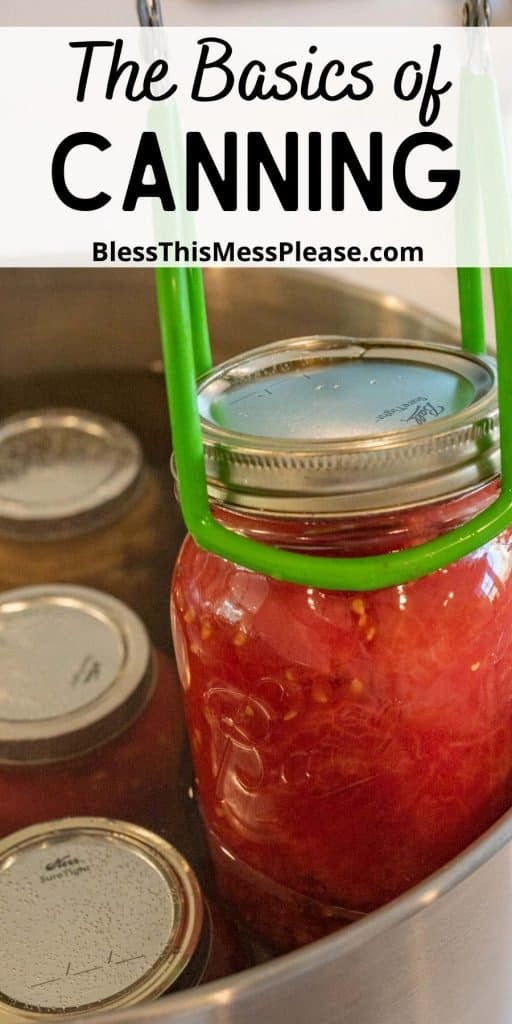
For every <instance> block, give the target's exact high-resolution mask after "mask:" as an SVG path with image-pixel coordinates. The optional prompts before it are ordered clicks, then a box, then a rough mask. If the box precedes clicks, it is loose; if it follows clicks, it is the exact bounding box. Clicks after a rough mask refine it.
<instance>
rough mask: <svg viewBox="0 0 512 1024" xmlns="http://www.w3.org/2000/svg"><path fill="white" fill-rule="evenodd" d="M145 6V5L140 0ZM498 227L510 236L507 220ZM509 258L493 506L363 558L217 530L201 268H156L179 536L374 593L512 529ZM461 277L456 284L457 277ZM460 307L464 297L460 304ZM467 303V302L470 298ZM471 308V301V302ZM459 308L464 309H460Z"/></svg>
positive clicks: (489, 110)
mask: <svg viewBox="0 0 512 1024" xmlns="http://www.w3.org/2000/svg"><path fill="white" fill-rule="evenodd" d="M148 2H149V0H148ZM483 77H485V78H486V82H484V86H485V87H484V88H481V85H482V83H479V89H478V91H479V102H481V103H483V104H484V107H485V116H486V119H487V120H486V125H487V134H488V135H489V139H488V140H487V141H488V144H489V145H490V146H492V151H493V152H494V153H495V154H498V155H499V157H500V164H499V166H500V180H499V188H500V191H502V193H503V194H502V196H501V198H502V199H503V201H504V203H505V206H504V207H503V209H507V208H508V188H507V179H506V171H505V161H504V154H503V147H502V146H501V125H500V121H499V113H498V106H497V103H496V95H495V91H494V83H493V82H492V80H491V79H490V76H483ZM504 220H505V222H504V224H503V226H502V230H503V231H504V232H505V233H506V234H507V237H509V236H510V238H512V232H511V230H510V223H508V222H506V221H507V219H506V218H505V219H504ZM511 267H512V259H511V260H510V262H507V265H506V266H502V267H497V268H493V270H492V272H491V274H492V285H493V296H494V308H495V318H496V335H497V344H498V364H499V370H500V373H499V407H500V419H501V447H502V470H503V472H502V479H503V482H502V490H501V494H500V496H499V497H498V499H497V500H496V501H495V502H494V503H493V504H492V505H491V506H490V507H489V508H488V509H486V510H485V511H484V512H482V513H480V515H478V516H476V517H475V518H474V519H473V520H471V521H470V522H469V523H465V524H464V525H463V526H460V527H457V528H456V529H455V530H452V531H450V532H449V533H447V534H445V535H444V536H442V537H439V538H437V539H436V540H432V541H429V542H427V543H425V544H421V545H419V546H418V547H415V548H411V549H408V550H405V551H396V552H391V553H390V554H386V555H371V556H365V557H361V558H326V557H322V556H314V555H306V554H297V553H295V552H290V551H282V550H280V549H276V548H273V547H269V546H267V545H265V544H261V543H259V542H257V541H255V540H252V539H251V538H248V537H243V536H240V535H239V534H237V533H234V532H233V531H232V530H228V529H227V528H226V527H224V526H222V525H221V524H220V523H218V522H217V521H216V520H215V518H214V516H213V515H212V512H211V510H210V507H209V500H208V492H207V482H206V470H205V462H204V450H203V440H202V433H201V422H200V415H199V409H198V402H197V387H196V377H197V376H198V375H200V374H201V373H202V372H204V371H206V370H207V369H209V368H210V367H211V355H210V352H209V341H208V330H207V318H206V308H205V304H204V293H203V286H202V275H201V271H200V270H199V269H197V268H188V269H185V268H182V267H173V268H170V267H161V268H158V269H157V271H156V285H157V299H158V309H159V316H160V327H161V334H162V349H163V358H164V367H165V380H166V387H167V396H168V402H169V410H170V418H171V427H172V432H173V442H174V453H175V459H176V469H177V475H178V484H179V492H180V500H181V506H182V511H183V518H184V520H185V523H186V526H187V529H188V530H189V532H190V534H191V535H192V537H193V538H194V540H195V541H196V543H197V544H198V545H199V546H200V547H202V548H205V549H206V550H207V551H211V552H212V553H214V554H216V555H218V556H220V557H222V558H226V559H229V560H230V561H233V562H235V563H237V564H238V565H242V566H245V567H246V568H248V569H251V570H253V571H255V572H260V573H263V574H265V575H268V576H273V577H274V578H276V579H283V580H289V581H291V582H294V583H297V584H301V585H304V586H312V587H319V588H323V589H331V590H349V591H350V590H353V591H359V590H361V591H364V590H375V589H379V588H382V587H391V586H396V585H397V584H399V583H406V582H408V581H410V580H413V579H416V578H418V577H420V576H423V575H426V574H428V573H431V572H434V571H435V570H437V569H441V568H443V567H444V566H446V565H448V564H449V563H450V562H454V561H456V560H457V559H459V558H461V557H463V556H464V555H467V554H469V553H470V552H472V551H474V550H475V549H476V548H478V547H480V546H481V545H482V544H485V543H486V542H487V541H490V540H491V539H493V538H494V537H496V536H497V535H498V534H499V533H500V532H501V531H502V530H504V529H505V528H507V527H508V526H509V525H510V524H511V522H512V407H511V402H510V396H509V393H508V392H509V387H510V382H511V381H512V346H511V345H510V344H508V334H509V320H510V314H511V311H512V269H511ZM465 269H466V268H463V271H462V282H463V284H464V286H466V285H467V289H468V291H467V295H469V296H472V295H474V292H473V289H474V285H475V280H476V275H477V274H478V281H479V286H480V276H479V271H478V270H475V269H474V268H469V270H470V272H471V274H469V273H464V270H465ZM460 279H461V278H459V280H460ZM462 301H463V302H464V303H466V302H467V301H469V300H468V298H467V296H466V298H463V299H462ZM472 301H473V300H472ZM475 301H476V303H477V304H478V295H477V298H476V300H475ZM465 308H467V307H466V306H465Z"/></svg>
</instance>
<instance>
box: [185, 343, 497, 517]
mask: <svg viewBox="0 0 512 1024" xmlns="http://www.w3.org/2000/svg"><path fill="white" fill-rule="evenodd" d="M198 402H199V410H200V414H201V420H202V429H203V437H204V447H205V462H206V471H207V479H208V491H209V495H210V498H211V499H212V500H213V501H214V502H216V503H219V504H222V505H226V506H233V507H241V508H244V509H248V510H251V511H254V512H265V513H268V514H281V513H283V514H292V515H293V514H298V515H302V516H304V515H305V514H308V513H314V514H323V515H329V514H336V515H340V514H353V513H354V512H368V511H377V510H379V511H380V510H389V509H393V508H403V507H409V506H416V505H418V504H424V503H427V502H432V501H436V500H440V499H442V498H447V497H451V496H455V495H457V494H462V493H466V492H467V491H469V490H470V489H472V488H474V487H477V486H479V485H480V484H481V483H482V482H484V481H488V480H490V479H492V478H494V477H496V476H497V475H498V473H499V457H500V451H499V426H498V408H497V387H496V370H495V363H494V361H493V360H492V359H490V358H487V357H483V358H480V357H476V356H472V355H469V354H467V353H466V352H463V351H461V350H459V349H456V348H453V347H449V346H444V345H437V344H428V343H422V342H411V341H395V340H380V339H378V340H374V339H369V340H359V339H357V340H355V339H352V338H339V337H311V338H294V339H292V340H290V341H280V342H277V343H275V344H272V345H266V346H264V347H262V348H258V349H254V350H253V351H251V352H247V353H244V354H243V355H241V356H238V357H237V358H235V359H231V360H230V361H229V362H226V363H223V364H222V365H221V366H219V367H217V368H216V369H214V370H213V371H212V372H211V373H208V374H207V375H205V376H204V377H203V378H202V379H201V381H200V383H199V389H198Z"/></svg>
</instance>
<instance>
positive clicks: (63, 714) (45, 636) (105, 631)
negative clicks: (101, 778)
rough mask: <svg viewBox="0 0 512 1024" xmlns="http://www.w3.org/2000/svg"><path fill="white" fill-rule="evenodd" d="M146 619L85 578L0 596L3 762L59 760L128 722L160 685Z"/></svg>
mask: <svg viewBox="0 0 512 1024" xmlns="http://www.w3.org/2000/svg"><path fill="white" fill-rule="evenodd" d="M153 676H154V672H153V658H152V652H151V645H150V642H149V638H148V634H147V632H146V629H145V627H144V625H143V623H142V622H141V621H140V619H139V618H138V616H137V615H135V614H134V613H133V612H132V611H131V610H130V609H129V608H127V607H126V605H124V604H122V603H121V602H120V601H117V600H116V599H115V598H113V597H111V596H110V595H108V594H102V593H100V592H99V591H96V590H90V589H88V588H86V587H72V586H67V587H65V586H61V585H57V584H56V585H47V586H38V587H26V588H22V589H17V590H10V591H6V592H5V593H3V594H2V595H1V596H0V678H1V680H2V685H1V687H0V762H2V761H3V762H8V763H24V762H30V763H34V762H37V761H58V760H62V759H65V758H68V757H73V756H76V755H79V754H82V753H85V752H86V751H88V750H91V749H94V748H95V747H97V746H99V745H100V744H101V743H104V742H106V741H107V740H108V739H110V738H112V737H113V736H115V735H117V734H118V733H120V732H122V731H123V730H124V729H125V728H126V726H127V725H128V724H129V723H130V722H131V721H132V720H133V719H134V718H135V717H136V715H137V714H138V713H139V712H140V710H141V709H142V707H143V706H144V705H145V703H146V701H147V699H148V697H149V694H150V692H151V689H152V686H153Z"/></svg>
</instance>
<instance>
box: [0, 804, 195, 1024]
mask: <svg viewBox="0 0 512 1024" xmlns="http://www.w3.org/2000/svg"><path fill="white" fill-rule="evenodd" d="M0 916H1V920H2V957H1V958H0V1020H2V1019H4V1018H6V1019H8V1020H9V1021H11V1020H12V1021H13V1020H16V1021H25V1020H40V1019H43V1018H45V1019H48V1017H49V1016H50V1019H55V1018H57V1019H59V1018H60V1017H71V1016H73V1015H76V1014H78V1013H80V1014H82V1013H84V1014H87V1013H88V1012H89V1013H92V1012H98V1010H103V1009H105V1010H106V1009H112V1008H114V1007H125V1006H130V1005H133V1004H135V1003H138V1002H141V1001H142V1000H144V999H149V998H155V997H156V996H158V995H160V994H161V993H162V992H164V991H166V990H167V989H169V988H170V987H171V986H172V985H173V984H174V983H175V982H176V981H177V980H178V979H179V977H180V975H181V974H182V973H183V972H184V970H185V968H186V967H187V965H188V964H189V963H190V962H191V959H192V957H193V955H194V953H195V951H196V949H197V947H198V942H199V938H200V935H201V929H202V925H203V900H202V896H201V891H200V889H199V885H198V883H197V880H196V878H195V875H194V873H193V872H192V870H191V868H190V867H189V865H188V864H187V863H186V861H185V860H184V859H183V858H182V857H181V855H180V854H179V853H178V852H177V851H176V850H175V849H174V847H172V846H170V845H169V844H168V843H166V842H164V840H162V839H160V837H158V836H156V835H154V834H153V833H151V832H147V831H146V830H145V829H142V828H139V827H138V826H135V825H130V824H127V823H125V822H121V821H110V820H107V819H104V818H67V819H62V820H60V821H55V822H48V823H45V824H44V825H37V826H34V827H32V828H28V829H23V830H22V831H21V832H17V833H15V834H14V835H12V836H10V837H9V838H8V839H4V840H3V841H2V842H1V843H0Z"/></svg>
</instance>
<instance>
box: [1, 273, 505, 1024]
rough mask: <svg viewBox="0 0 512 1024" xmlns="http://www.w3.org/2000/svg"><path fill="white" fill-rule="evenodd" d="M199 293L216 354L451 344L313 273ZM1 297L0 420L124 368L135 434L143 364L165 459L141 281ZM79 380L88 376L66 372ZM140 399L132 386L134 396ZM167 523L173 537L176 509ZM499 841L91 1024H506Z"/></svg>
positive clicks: (117, 402)
mask: <svg viewBox="0 0 512 1024" xmlns="http://www.w3.org/2000/svg"><path fill="white" fill-rule="evenodd" d="M207 286H208V297H209V306H210V318H211V323H212V328H213V338H214V348H215V354H216V358H217V359H223V358H227V357H228V356H230V355H233V354H234V353H235V352H236V351H239V350H240V349H242V348H249V347H252V346H253V345H255V344H260V343H263V342H265V341H269V340H271V339H276V338H280V337H287V336H288V337H289V336H293V335H297V334H306V333H308V332H314V333H317V332H318V333H329V332H336V333H340V334H346V335H356V336H365V335H366V336H372V335H373V336H388V337H390V336H391V337H392V336H395V337H411V338H419V339H427V338H428V339H432V340H440V341H453V342H455V341H456V336H455V334H454V332H453V331H452V330H451V328H449V327H448V326H447V325H445V324H443V323H442V322H440V321H438V320H436V319H433V318H431V317H429V316H428V315H427V314H424V313H421V312H419V311H417V310H414V309H411V308H409V307H408V306H407V305H406V304H405V303H402V302H399V301H397V300H395V299H393V298H390V297H388V296H385V295H375V294H372V293H368V292H365V291H363V290H361V289H356V288H353V287H350V286H345V285H340V284H337V283H336V282H335V281H333V279H329V278H326V277H323V276H321V275H317V276H315V275H310V274H304V273H288V272H284V271H280V272H277V273H276V272H269V271H263V270H256V271H254V270H242V271H238V270H227V271H225V270H212V271H210V272H209V273H208V275H207ZM0 303H1V308H2V328H1V332H2V344H0V380H1V381H2V384H1V390H0V396H1V411H2V413H5V412H10V411H13V410H14V408H19V407H20V406H21V405H23V404H24V405H27V404H30V402H32V401H33V400H34V398H35V397H36V396H41V397H43V396H44V401H48V400H49V399H50V400H51V397H52V395H54V394H55V392H57V393H58V397H59V400H60V398H61V395H62V391H63V390H65V388H69V387H75V386H76V387H77V388H78V391H79V392H80V394H79V395H78V396H77V395H75V394H68V393H67V392H66V395H67V397H68V398H69V400H70V402H75V401H76V400H77V397H78V399H81V398H82V397H83V387H84V385H83V384H81V383H80V381H81V380H82V381H83V380H94V374H98V373H100V372H103V371H108V370H112V369H119V370H121V369H122V370H123V371H126V372H127V373H128V378H127V377H126V374H125V377H124V378H123V379H122V380H121V377H120V378H119V388H116V380H117V378H116V376H114V375H112V376H110V377H108V380H110V390H108V389H107V392H105V389H104V388H103V392H102V394H103V397H101V404H102V408H103V409H105V411H107V408H108V409H110V411H111V412H112V413H113V414H117V415H119V411H120V410H121V412H123V413H124V418H125V419H126V420H127V421H128V422H132V423H134V425H135V426H137V424H138V423H139V419H140V415H141V410H140V409H139V410H138V409H137V391H134V390H133V387H132V388H130V387H127V385H126V380H127V379H130V380H131V381H132V384H133V385H135V386H136V384H137V381H138V380H143V379H145V377H144V375H146V376H147V370H148V368H150V369H151V378H152V379H153V378H156V379H157V382H159V383H158V387H160V391H158V390H157V392H156V394H160V396H161V403H160V405H161V407H159V406H158V403H155V402H154V398H155V392H154V391H152V392H151V400H152V401H153V407H152V409H151V417H150V419H151V430H149V433H148V429H146V437H145V441H146V446H147V445H148V443H149V444H154V445H155V446H156V447H158V448H159V449H161V450H162V451H164V452H165V451H166V448H167V444H168V440H167V425H166V413H165V406H164V403H163V384H162V381H161V377H160V374H159V363H158V360H159V344H158V333H157V324H156V315H155V309H154V299H153V286H152V279H151V275H150V274H149V273H148V272H145V271H134V270H131V271H122V272H117V271H105V270H102V271H101V272H100V271H94V270H90V271H75V270H68V271H60V272H55V271H32V270H26V271H21V272H20V271H3V272H0ZM77 370H80V371H84V373H85V376H84V375H82V376H81V375H80V374H78V375H76V374H75V371H77ZM139 372H140V374H142V376H139V377H138V376H137V373H139ZM132 373H133V374H134V376H130V374H132ZM8 378H9V379H8ZM59 382H60V383H59ZM73 382H75V383H73ZM103 383H104V381H103ZM59 388H60V392H59ZM81 389H82V390H81ZM100 391H101V389H100ZM147 394H148V392H147V391H146V390H144V389H142V388H141V390H140V395H141V396H143V395H147ZM141 400H142V399H141ZM98 401H100V398H99V399H98ZM175 515H176V531H177V535H178V534H179V532H180V531H179V527H178V525H177V524H178V512H177V510H176V512H175ZM176 543H177V541H176ZM511 839H512V815H507V816H506V817H505V818H504V819H503V820H502V821H501V822H499V823H498V824H497V825H496V826H495V827H494V828H493V829H491V830H490V831H489V832H488V833H487V835H485V836H484V837H483V838H482V839H481V840H480V841H479V842H477V843H475V844H474V845H473V846H472V847H471V848H470V849H468V850H467V851H466V852H465V854H463V855H462V856H460V857H459V858H457V859H456V860H455V861H453V862H452V863H451V864H449V865H448V866H447V867H446V868H445V869H444V870H443V871H441V872H438V873H437V874H436V875H435V876H433V877H432V878H430V879H429V880H427V882H425V883H424V884H422V885H421V886H419V887H417V888H416V889H414V890H412V891H411V892H409V893H407V894H406V895H405V896H403V897H402V898H400V899H398V900H396V901H395V902H394V903H392V904H390V905H388V906H387V907H385V908H383V909H382V910H380V911H378V912H377V913H374V914H371V915H369V916H368V917H367V918H366V919H365V920H363V921H361V922H360V923H358V924H354V925H352V926H351V927H350V928H348V929H346V930H345V931H342V932H340V933H339V934H337V935H335V936H333V937H330V938H328V939H325V940H323V941H322V942H319V943H316V944H315V945H313V946H310V947H308V948H307V949H304V950H301V951H299V952H297V953H293V954H290V955H288V956H285V957H282V958H280V959H279V960H275V961H273V962H271V963H268V964H265V965H263V966H261V967H256V968H252V969H251V970H250V971H246V972H244V973H242V974H239V975H236V976H234V977H233V978H231V979H228V980H227V981H223V982H219V983H217V984H215V985H210V986H206V987H204V988H200V989H197V990H194V991H191V992H189V993H185V994H183V995H175V996H171V997H168V998H166V999H163V1000H161V1001H160V1002H158V1003H155V1004H154V1005H152V1006H148V1007H147V1008H138V1009H134V1010H132V1011H129V1012H126V1011H123V1013H122V1014H113V1015H109V1016H108V1017H104V1016H103V1017H102V1018H101V1020H105V1021H107V1020H108V1021H110V1022H111V1024H129V1022H133V1024H146V1022H147V1024H150V1022H159V1024H185V1022H186V1024H214V1022H215V1024H278V1022H280V1021H281V1020H282V1019H283V1018H285V1019H286V1020H287V1021H289V1022H290V1024H312V1022H314V1024H510V1021H511V1020H512V951H511V950H509V941H510V939H509V937H510V936H511V935H512V854H511V849H512V847H511V844H510V841H511ZM88 1019H89V1020H92V1018H88ZM99 1019H100V1018H98V1021H99Z"/></svg>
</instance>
